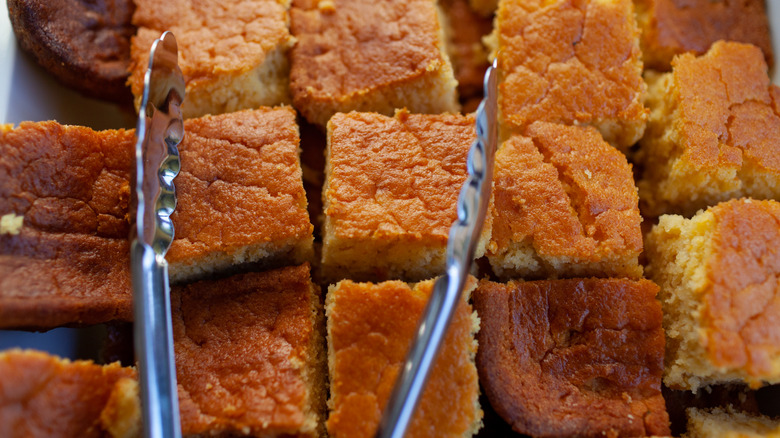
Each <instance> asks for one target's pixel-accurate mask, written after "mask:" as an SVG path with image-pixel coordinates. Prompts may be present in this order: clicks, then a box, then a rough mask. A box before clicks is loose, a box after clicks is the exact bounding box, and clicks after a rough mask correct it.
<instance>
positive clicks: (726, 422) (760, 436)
mask: <svg viewBox="0 0 780 438" xmlns="http://www.w3.org/2000/svg"><path fill="white" fill-rule="evenodd" d="M686 413H687V415H688V428H687V431H686V433H685V435H683V436H684V437H685V438H780V422H778V421H777V420H773V419H771V418H769V417H767V416H764V415H751V414H747V413H744V412H739V411H737V410H735V409H733V408H727V409H721V408H715V409H711V410H704V409H696V408H688V409H687V410H686Z"/></svg>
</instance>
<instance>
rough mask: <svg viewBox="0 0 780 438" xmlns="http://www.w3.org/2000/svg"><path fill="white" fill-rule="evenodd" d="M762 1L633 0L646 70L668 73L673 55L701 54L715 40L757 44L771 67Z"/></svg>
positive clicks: (764, 9) (768, 36)
mask: <svg viewBox="0 0 780 438" xmlns="http://www.w3.org/2000/svg"><path fill="white" fill-rule="evenodd" d="M764 1H765V0H731V1H712V0H686V1H685V2H680V1H679V0H638V1H636V4H637V17H638V18H639V24H640V27H641V28H642V55H643V58H642V60H643V61H644V63H645V67H647V68H652V69H655V70H661V71H668V70H670V69H671V61H672V58H673V57H674V55H678V54H681V53H685V52H693V53H694V54H696V55H702V54H704V53H705V52H706V51H707V50H708V49H709V48H710V45H712V43H714V42H715V41H718V40H727V41H737V42H742V43H749V44H753V45H756V46H758V47H760V48H761V50H762V51H763V52H764V56H765V57H766V60H767V62H768V63H769V65H772V63H773V52H772V38H771V35H770V33H769V20H768V18H767V15H766V7H765V6H764Z"/></svg>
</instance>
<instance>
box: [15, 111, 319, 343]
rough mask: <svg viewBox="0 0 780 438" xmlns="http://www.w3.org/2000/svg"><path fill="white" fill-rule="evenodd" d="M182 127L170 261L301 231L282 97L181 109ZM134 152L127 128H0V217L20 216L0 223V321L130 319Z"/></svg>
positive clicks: (292, 136)
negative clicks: (216, 112)
mask: <svg viewBox="0 0 780 438" xmlns="http://www.w3.org/2000/svg"><path fill="white" fill-rule="evenodd" d="M185 131H186V133H187V134H186V136H185V139H184V141H183V142H182V144H181V145H180V146H179V150H180V153H181V161H182V171H181V173H180V174H179V176H178V177H177V178H176V180H175V181H174V184H175V186H176V190H177V196H178V205H177V208H176V211H175V213H174V214H173V215H172V219H173V223H174V228H175V230H176V239H175V240H174V242H173V244H172V245H171V249H170V251H169V252H168V255H167V259H168V261H169V262H170V263H171V264H172V265H173V264H176V263H196V262H198V261H200V260H203V259H206V258H208V255H209V254H210V253H213V252H215V251H220V252H226V253H228V254H230V253H231V252H235V251H238V250H239V248H241V246H242V245H250V244H262V245H264V247H265V249H268V250H271V249H276V248H280V247H282V246H283V245H285V244H289V242H290V241H296V240H305V239H307V238H309V239H310V238H311V237H310V236H311V233H312V225H311V223H310V222H309V217H308V212H307V210H306V196H305V193H304V190H303V184H302V181H301V170H300V164H299V162H298V143H299V138H298V130H297V125H296V124H295V113H294V111H293V110H292V109H291V108H279V109H268V108H265V109H260V110H253V111H242V112H236V113H231V114H226V115H222V116H215V117H205V118H202V119H193V120H187V121H185ZM134 163H135V154H134V136H133V131H93V130H91V129H89V128H84V127H78V126H62V125H59V124H57V123H55V122H41V123H22V124H21V125H20V126H19V127H18V128H17V129H11V128H10V125H6V126H5V127H2V129H0V216H4V215H15V216H17V217H20V216H21V217H23V226H22V227H21V230H20V233H19V234H16V235H14V234H9V233H0V327H30V328H50V327H54V326H57V325H63V324H95V323H100V322H106V321H109V320H113V319H121V320H131V319H132V302H131V301H132V298H131V294H130V281H129V280H130V273H129V245H128V240H127V239H128V235H129V218H128V208H129V206H128V204H129V200H130V182H129V181H130V169H132V166H133V164H134ZM172 269H173V267H172Z"/></svg>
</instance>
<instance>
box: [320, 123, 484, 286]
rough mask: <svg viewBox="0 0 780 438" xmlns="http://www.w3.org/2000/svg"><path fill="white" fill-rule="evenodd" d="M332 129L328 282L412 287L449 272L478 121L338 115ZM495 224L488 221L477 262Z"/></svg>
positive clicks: (326, 246) (326, 193)
mask: <svg viewBox="0 0 780 438" xmlns="http://www.w3.org/2000/svg"><path fill="white" fill-rule="evenodd" d="M328 128H329V129H328V131H329V135H328V149H327V157H328V158H327V165H326V175H327V177H326V182H325V187H324V190H323V202H324V207H325V208H324V212H325V226H324V234H323V251H322V263H323V272H324V273H325V275H327V276H328V277H329V278H331V279H342V278H350V279H353V280H385V279H388V278H396V279H397V278H401V279H404V280H411V281H414V280H420V279H425V278H430V277H431V276H434V275H437V274H440V273H442V272H444V268H445V265H444V262H445V252H446V245H447V239H448V236H449V229H450V226H451V225H452V221H453V220H455V218H456V217H457V213H456V201H457V198H458V194H459V193H460V189H461V186H462V185H463V182H464V181H465V180H466V175H467V173H466V156H467V154H468V150H469V148H470V146H471V144H472V142H473V140H474V139H475V138H476V133H475V128H474V117H473V116H455V115H419V114H409V113H408V112H406V111H399V112H398V113H397V114H396V116H395V118H390V117H386V116H383V115H379V114H375V113H354V112H353V113H349V114H336V115H335V116H333V118H332V119H331V121H330V122H329V124H328ZM491 223H492V219H491V217H490V215H489V216H488V218H487V220H486V224H485V226H484V228H483V230H482V234H481V236H480V242H479V243H478V246H477V249H476V254H475V257H477V258H478V257H481V256H482V254H484V251H485V249H484V248H485V246H486V244H487V241H488V240H489V238H490V229H491Z"/></svg>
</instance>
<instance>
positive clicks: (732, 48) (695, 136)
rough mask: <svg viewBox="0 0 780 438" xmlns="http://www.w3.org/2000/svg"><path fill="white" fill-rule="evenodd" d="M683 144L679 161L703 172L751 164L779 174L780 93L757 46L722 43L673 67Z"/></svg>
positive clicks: (679, 60) (685, 56) (677, 60)
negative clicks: (770, 78)
mask: <svg viewBox="0 0 780 438" xmlns="http://www.w3.org/2000/svg"><path fill="white" fill-rule="evenodd" d="M672 65H673V67H674V71H673V73H672V74H673V81H674V82H673V90H672V92H673V93H674V99H675V100H676V102H677V105H678V108H677V109H678V111H679V112H678V118H679V122H678V123H676V125H675V127H676V128H677V129H678V130H679V137H680V138H682V139H683V141H682V144H681V146H682V147H683V152H682V156H681V157H680V160H682V161H685V162H687V163H689V165H690V166H693V167H695V168H699V169H714V168H721V169H725V168H736V169H739V168H741V167H743V166H744V165H746V164H750V165H751V166H755V167H756V168H757V169H760V170H761V171H763V172H769V173H773V174H778V173H780V154H778V153H777V139H778V138H780V94H779V93H780V89H778V88H777V87H776V86H774V85H770V82H769V76H768V74H767V65H766V62H765V61H764V57H763V56H762V54H761V50H759V49H758V48H757V47H755V46H751V45H748V44H740V43H730V42H722V41H719V42H717V43H715V44H713V45H712V48H711V49H710V50H709V51H708V52H707V54H706V55H704V56H701V57H698V58H696V57H694V56H693V55H692V54H689V53H686V54H683V55H680V56H679V57H677V58H675V60H674V61H672Z"/></svg>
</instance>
